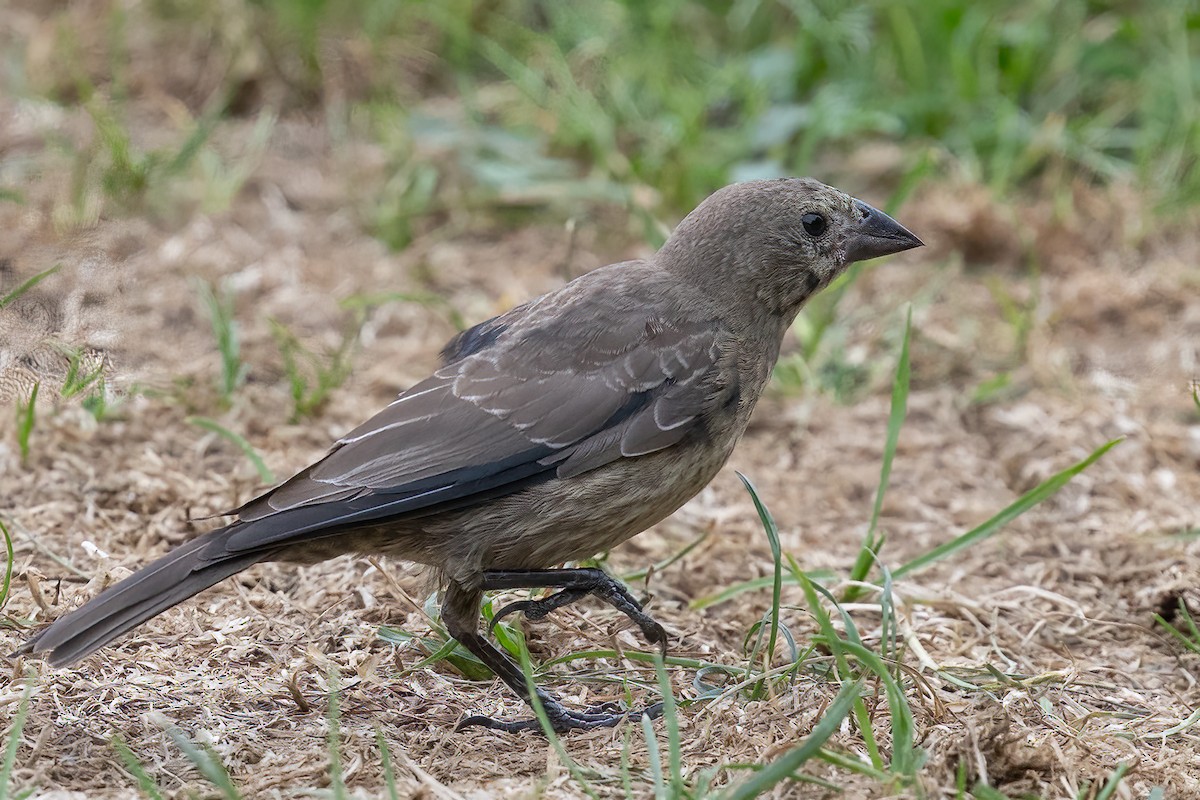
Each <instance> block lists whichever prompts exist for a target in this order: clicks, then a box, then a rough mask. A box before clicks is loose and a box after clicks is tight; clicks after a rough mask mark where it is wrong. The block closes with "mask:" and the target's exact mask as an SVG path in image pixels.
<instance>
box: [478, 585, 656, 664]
mask: <svg viewBox="0 0 1200 800" xmlns="http://www.w3.org/2000/svg"><path fill="white" fill-rule="evenodd" d="M547 587H557V588H561V589H562V591H561V592H556V593H555V594H552V595H550V596H549V597H546V598H543V599H541V600H519V601H517V602H515V603H509V604H508V605H506V606H504V608H502V609H500V610H499V611H497V612H496V614H495V616H493V617H492V624H491V627H490V628H489V629H488V630H489V631H490V630H491V628H494V627H495V626H496V623H497V622H499V621H500V619H501V618H502V617H505V616H507V615H509V614H512V613H513V612H516V611H523V612H525V616H526V617H528V618H529V619H541V618H542V617H544V616H546V615H547V614H549V613H550V612H551V611H554V610H555V609H558V608H562V607H563V606H565V605H568V604H570V603H574V602H575V601H576V600H579V599H582V598H584V597H587V596H588V595H589V594H590V595H595V596H596V597H598V598H600V599H601V600H603V601H604V602H606V603H608V604H609V605H610V606H612V607H613V608H615V609H617V610H618V611H620V612H621V613H623V614H624V615H625V616H627V617H629V618H630V619H631V620H633V622H634V624H636V625H637V626H638V627H639V628H641V630H642V634H643V635H644V636H645V637H646V639H647V640H648V641H649V642H650V643H651V644H657V645H658V646H659V647H661V648H662V649H663V651H664V652H665V651H666V649H667V632H666V631H665V630H663V626H662V625H659V624H658V623H657V622H655V621H654V618H653V617H651V616H650V615H649V614H647V613H646V612H645V611H643V610H642V605H641V603H639V602H638V601H637V600H634V599H633V595H631V594H630V593H629V590H628V589H626V588H625V585H624V584H623V583H621V582H620V581H618V580H617V579H616V578H614V577H612V576H611V575H609V574H608V573H607V572H605V571H604V570H602V569H520V570H498V569H489V570H486V571H485V572H484V573H483V583H482V584H481V588H483V589H532V588H538V589H541V588H547Z"/></svg>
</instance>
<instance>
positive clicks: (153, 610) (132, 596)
mask: <svg viewBox="0 0 1200 800" xmlns="http://www.w3.org/2000/svg"><path fill="white" fill-rule="evenodd" d="M231 527H236V525H235V526H231ZM229 533H230V528H221V529H219V530H215V531H212V532H211V533H207V534H205V535H204V536H200V537H199V538H197V539H193V540H192V541H190V542H187V543H185V544H182V545H180V546H179V547H177V548H175V549H174V550H172V551H171V552H169V553H167V554H166V555H165V556H163V557H162V558H160V559H159V560H158V561H155V562H154V563H152V564H150V565H148V566H146V567H144V568H142V569H140V570H138V571H137V572H135V573H134V574H132V575H130V576H129V577H128V578H126V579H125V580H123V581H121V582H120V583H117V584H115V585H113V586H110V587H109V588H107V589H105V590H104V591H103V592H101V593H100V594H98V595H97V596H96V597H94V598H92V599H91V600H89V601H88V602H87V603H85V604H84V605H82V606H80V607H79V608H77V609H75V610H74V611H71V612H70V613H68V614H65V615H64V616H62V617H59V618H58V619H57V620H55V621H54V622H53V623H51V624H50V625H49V626H48V627H47V628H45V629H44V630H42V631H41V632H39V633H38V634H37V635H36V636H34V637H33V638H32V639H30V640H29V641H27V642H26V643H25V644H23V645H22V646H21V647H20V649H18V650H17V653H16V654H18V655H19V654H23V653H44V654H46V658H47V660H48V661H49V662H50V663H51V664H52V665H54V666H56V667H60V666H64V665H67V664H71V663H73V662H75V661H78V660H79V659H81V658H84V657H85V656H88V655H90V654H92V653H94V652H95V651H96V650H99V649H100V648H101V647H103V646H104V645H106V644H108V643H109V642H111V641H112V640H113V639H115V638H117V637H118V636H120V635H121V634H123V633H125V632H127V631H129V630H131V629H132V628H135V627H137V626H138V625H140V624H141V623H143V622H145V621H146V620H148V619H150V618H151V617H153V616H155V615H157V614H160V613H162V612H163V611H166V610H167V609H168V608H170V607H171V606H174V605H176V604H178V603H181V602H183V601H184V600H187V599H188V598H189V597H191V596H193V595H195V594H198V593H200V592H202V591H204V590H205V589H207V588H208V587H210V586H212V585H213V584H216V583H218V582H219V581H222V580H224V579H225V578H228V577H229V576H231V575H234V574H236V573H238V572H241V571H242V570H244V569H246V568H247V567H249V566H250V565H251V564H255V563H257V562H259V561H263V560H266V559H268V558H270V557H271V555H272V554H273V552H274V551H273V550H255V551H250V552H247V551H242V552H239V553H229V552H228V551H227V550H226V549H225V548H224V546H223V544H224V541H225V539H227V538H228V536H229Z"/></svg>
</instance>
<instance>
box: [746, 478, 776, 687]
mask: <svg viewBox="0 0 1200 800" xmlns="http://www.w3.org/2000/svg"><path fill="white" fill-rule="evenodd" d="M737 476H738V479H739V480H740V481H741V482H742V485H743V486H745V487H746V491H747V492H749V493H750V499H751V500H753V501H754V509H755V510H756V511H757V512H758V518H759V520H760V521H761V522H762V526H763V530H764V531H765V532H766V534H767V541H768V542H770V545H771V558H772V560H773V561H774V564H775V566H774V571H773V572H772V573H771V626H770V628H769V630H768V632H767V651H766V657H765V658H764V659H763V661H764V669H770V668H771V660H772V659H774V658H775V644H776V642H777V641H778V640H779V596H780V593H781V591H782V588H783V555H782V549H781V548H780V546H779V527H778V526H777V525H776V524H775V518H774V517H773V516H771V512H770V510H769V509H768V508H767V507H766V506H765V505H763V502H762V500H761V499H759V497H758V491H757V490H755V488H754V484H753V483H751V482H750V479H749V478H747V477H746V476H745V475H743V474H742V473H740V472H738V473H737ZM755 652H756V653H757V648H755ZM752 666H753V664H751V665H749V666H748V667H747V669H749V668H750V667H752ZM765 690H766V684H765V683H763V682H760V683H759V684H757V685H756V686H755V687H754V690H753V691H752V692H751V694H750V699H752V700H758V699H760V698H761V697H762V696H763V693H764V692H765Z"/></svg>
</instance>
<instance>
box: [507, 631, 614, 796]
mask: <svg viewBox="0 0 1200 800" xmlns="http://www.w3.org/2000/svg"><path fill="white" fill-rule="evenodd" d="M517 640H518V642H519V644H520V657H521V671H522V672H523V673H525V686H526V688H527V689H528V690H529V704H530V705H531V706H533V713H534V714H535V715H536V716H537V720H538V724H539V725H541V726H542V733H544V734H545V735H546V739H547V740H549V742H550V746H551V747H552V748H554V752H555V754H556V755H557V756H558V761H559V763H560V764H562V765H563V766H565V767H566V768H567V771H568V772H569V773H571V777H572V778H574V779H575V782H576V783H578V784H579V788H581V789H582V790H583V792H584V794H586V795H587V796H588V797H591V798H592V800H600V795H598V794H597V793H596V790H595V789H594V788H592V785H591V784H590V783H588V780H587V778H586V777H585V776H584V774H583V770H582V769H581V768H580V766H579V764H577V763H576V762H575V759H573V758H571V756H570V754H569V753H567V749H566V748H565V747H563V743H562V741H561V740H560V739H559V738H558V734H557V733H555V732H554V726H552V725H551V724H550V718H549V717H547V716H546V707H545V706H543V705H542V699H541V698H540V697H539V696H538V688H537V684H536V683H535V682H534V680H533V662H532V660H530V657H529V648H528V647H527V646H526V645H525V637H523V636H520V635H519V634H518V635H517Z"/></svg>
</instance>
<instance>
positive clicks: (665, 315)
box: [14, 178, 922, 733]
mask: <svg viewBox="0 0 1200 800" xmlns="http://www.w3.org/2000/svg"><path fill="white" fill-rule="evenodd" d="M921 245H922V242H921V240H920V239H918V238H917V237H916V236H915V235H914V234H912V233H911V232H909V231H908V230H907V229H905V228H904V227H903V226H901V225H900V223H898V222H896V221H895V220H894V219H892V218H891V217H890V216H888V215H887V214H885V213H883V212H882V211H879V210H877V209H875V208H873V207H871V206H870V205H868V204H867V203H864V202H862V201H861V200H857V199H855V198H853V197H851V196H850V195H848V194H846V193H844V192H842V191H840V190H838V189H835V188H832V187H830V186H826V185H825V184H822V183H820V182H819V181H817V180H815V179H812V178H779V179H772V180H757V181H748V182H743V183H735V184H732V185H729V186H726V187H724V188H722V189H719V190H717V191H716V192H714V193H713V194H712V195H710V196H709V197H708V198H707V199H705V200H704V201H703V202H701V203H700V204H699V205H698V206H697V207H696V208H695V209H694V210H693V211H692V212H691V213H690V214H688V215H687V216H686V217H685V218H684V219H683V220H682V221H681V222H680V223H679V224H678V225H677V227H676V228H675V230H674V231H673V232H672V233H671V235H670V236H669V237H668V239H667V240H666V242H665V243H664V244H663V245H662V247H661V248H660V249H659V250H658V251H657V252H655V253H654V254H653V255H650V256H649V257H647V258H644V259H639V260H632V261H624V262H621V263H616V264H611V265H608V266H604V267H600V268H598V269H594V270H592V271H590V272H587V273H585V274H583V275H581V276H579V277H577V278H575V279H574V280H572V281H570V282H569V283H566V284H565V285H564V286H562V287H561V288H559V289H556V290H554V291H551V292H549V293H547V294H544V295H542V296H540V297H537V298H535V299H533V300H530V301H528V302H526V303H524V304H522V305H519V306H516V307H515V308H512V309H511V310H509V311H507V312H505V313H502V314H500V315H498V316H496V317H493V318H492V319H488V320H486V321H484V322H481V323H479V324H477V325H475V326H474V327H472V328H469V329H467V330H465V331H463V332H461V333H459V334H457V335H456V336H454V337H453V338H452V339H451V340H450V341H449V343H448V344H447V345H446V346H445V348H444V349H443V350H442V352H441V365H440V366H439V367H438V368H437V369H436V370H435V371H434V372H433V374H432V375H430V376H429V377H427V378H425V379H424V380H421V381H419V382H418V383H416V384H415V385H413V386H412V387H411V388H409V389H408V390H406V391H404V392H401V393H400V394H399V396H398V397H397V398H396V399H395V400H394V401H393V402H392V403H391V404H389V405H388V406H386V407H385V408H384V409H383V410H382V411H380V412H379V413H377V414H375V415H374V416H373V417H371V418H370V419H368V420H367V421H366V422H364V423H362V424H361V425H359V426H358V427H356V428H354V429H353V430H351V431H350V432H349V433H347V434H346V435H345V436H343V437H342V438H340V439H339V440H337V441H336V442H335V443H334V444H333V446H332V448H331V449H330V450H329V452H328V453H327V454H326V455H325V456H324V457H323V458H321V459H320V460H318V461H316V462H315V463H313V464H312V465H310V466H308V467H306V468H305V469H303V470H301V471H300V472H298V473H297V474H296V475H294V476H293V477H292V478H290V479H288V480H287V481H285V482H284V483H282V484H280V485H279V486H277V487H275V488H273V489H271V490H269V491H267V492H266V493H265V494H262V495H261V496H259V497H256V498H255V499H253V500H250V501H249V502H247V503H245V504H244V505H242V506H241V507H239V508H237V509H234V510H232V511H230V512H227V516H232V517H233V520H232V521H231V522H229V523H228V524H227V525H225V526H223V527H220V528H217V529H215V530H212V531H210V532H208V533H204V534H202V535H199V536H198V537H196V538H193V539H191V540H189V541H187V542H185V543H183V544H181V545H179V546H177V547H176V548H175V549H173V550H171V551H170V552H168V553H167V554H166V555H164V556H162V557H161V558H159V559H158V560H157V561H154V562H153V563H151V564H149V565H147V566H145V567H143V568H141V569H140V570H138V571H137V572H135V573H133V574H132V575H130V576H129V577H127V578H125V579H124V580H122V581H120V582H119V583H116V584H115V585H113V586H111V587H109V588H107V589H105V590H104V591H102V592H101V593H100V594H99V595H97V596H96V597H95V598H93V599H92V600H90V601H88V602H87V603H85V604H84V605H82V606H80V607H78V608H76V609H74V610H72V611H70V612H68V613H66V614H64V615H63V616H61V617H60V618H58V619H57V620H55V621H54V622H52V623H51V624H50V625H49V626H47V627H45V628H43V629H42V630H41V631H40V632H38V633H36V635H34V636H32V637H31V638H30V639H29V640H28V641H26V642H25V643H24V644H23V645H22V646H21V647H20V648H19V650H18V651H17V653H15V654H14V655H19V654H37V655H41V656H43V657H44V658H46V659H47V660H48V661H49V663H50V664H51V665H52V666H65V665H69V664H73V663H75V662H78V661H79V660H81V659H83V658H84V657H86V656H88V655H90V654H91V653H93V652H95V651H96V650H98V649H99V648H101V647H103V646H104V645H106V644H108V643H109V642H111V641H112V640H113V639H116V638H117V637H119V636H121V635H122V634H124V633H126V632H128V631H130V630H131V629H133V628H135V627H137V626H138V625H140V624H141V623H143V622H145V621H146V620H148V619H150V618H151V617H154V616H156V615H158V614H160V613H162V612H163V611H165V610H166V609H168V608H171V607H172V606H175V605H176V604H178V603H180V602H182V601H184V600H186V599H188V598H190V597H192V596H193V595H195V594H197V593H199V592H201V591H203V590H205V589H207V588H209V587H211V586H213V585H214V584H216V583H218V582H219V581H221V580H224V579H225V578H228V577H230V576H232V575H234V574H236V573H239V572H241V571H242V570H244V569H246V568H247V567H250V566H251V565H253V564H257V563H259V562H264V561H287V562H298V563H314V562H318V561H321V560H324V559H327V558H332V557H334V556H337V555H341V554H344V553H358V554H378V555H383V556H388V557H394V558H398V559H400V560H405V561H408V562H414V563H416V564H421V565H426V566H427V567H430V568H432V570H433V571H434V574H435V576H436V580H437V583H438V586H439V593H440V594H439V602H440V613H441V619H442V621H443V624H444V625H445V627H446V630H447V632H448V633H449V634H450V635H451V636H452V637H453V638H454V639H456V640H457V641H458V642H459V643H460V644H461V645H463V646H464V647H465V648H466V649H467V650H468V651H470V652H471V653H473V654H474V655H475V656H476V657H477V658H478V659H479V660H480V661H482V662H483V663H484V664H486V665H487V666H488V667H489V668H490V669H491V670H492V671H493V672H494V673H495V674H496V675H497V677H499V678H500V680H502V681H503V682H504V683H505V684H507V686H508V687H509V689H511V690H512V692H513V693H514V694H516V695H517V696H518V697H519V698H521V699H522V700H524V701H525V702H526V703H527V704H530V705H533V701H532V699H531V696H532V695H531V693H535V694H536V696H537V700H538V701H540V705H541V706H542V708H543V710H544V714H545V718H546V720H547V721H548V723H549V724H550V726H551V727H552V728H553V729H554V730H555V731H556V732H559V733H563V732H567V731H571V730H579V729H582V730H590V729H595V728H601V727H613V726H616V725H618V724H620V723H621V721H622V720H625V719H629V718H631V717H632V716H634V715H641V714H647V715H649V716H650V717H654V716H658V715H659V714H661V703H659V704H654V705H651V706H648V707H646V708H644V709H641V710H637V709H634V710H621V709H619V708H613V707H612V705H611V704H606V705H604V706H600V707H596V708H591V709H582V710H581V709H574V708H569V707H567V706H566V705H564V704H563V703H562V702H561V701H560V700H558V699H557V698H556V697H554V696H553V695H552V694H550V693H549V692H547V691H544V690H543V689H541V688H538V687H535V686H533V685H532V683H529V682H527V681H526V677H525V674H524V673H523V671H522V670H521V669H520V668H519V667H518V666H517V665H516V664H515V663H514V662H513V661H512V660H511V659H509V658H508V656H506V655H505V654H504V653H503V652H501V651H500V650H499V649H497V648H496V647H495V646H494V645H492V644H491V642H490V641H489V640H488V636H487V634H488V633H490V632H491V630H490V629H488V630H487V631H486V632H484V631H481V630H480V625H479V623H480V612H481V602H482V598H483V593H484V592H486V591H493V590H508V589H517V588H540V589H556V590H557V592H556V593H553V594H549V595H546V596H544V597H542V598H541V599H538V600H525V601H517V602H514V603H512V604H510V605H508V606H506V607H504V608H502V609H501V610H500V611H499V612H497V614H496V615H495V617H494V620H493V624H494V622H495V620H498V619H500V618H502V617H504V616H506V615H508V614H511V613H515V612H523V613H524V614H525V615H526V617H527V618H535V619H536V618H540V617H544V616H546V615H547V614H549V613H550V612H552V611H554V610H555V609H557V608H561V607H562V606H565V605H567V604H569V603H573V602H575V601H577V600H580V599H582V598H585V597H587V596H589V595H590V596H593V597H595V598H596V599H599V600H601V601H603V602H607V603H608V604H610V605H612V606H613V607H614V608H616V609H617V610H619V611H621V612H622V613H624V614H625V615H626V616H628V617H629V618H630V619H631V620H632V622H633V623H634V624H636V626H637V627H638V628H639V629H640V630H641V632H642V634H643V635H644V636H645V638H646V639H647V640H648V641H649V642H651V643H653V644H657V645H659V646H661V647H662V648H664V650H665V648H666V646H667V640H668V637H667V633H666V631H665V629H664V628H663V627H662V626H661V625H660V624H659V623H658V622H657V621H655V620H654V619H653V618H652V617H651V616H650V615H649V614H647V613H646V612H645V611H644V610H643V608H642V605H641V604H640V603H639V602H638V601H637V599H636V598H634V597H633V595H632V594H631V593H630V591H629V590H628V589H627V588H626V587H625V586H624V585H623V584H622V583H621V582H620V581H618V580H616V579H615V578H613V577H611V576H609V575H608V574H607V573H606V572H604V571H603V570H600V569H597V568H565V567H562V565H563V564H566V563H569V562H575V561H578V560H580V559H586V558H589V557H591V556H594V555H595V554H597V553H600V552H603V551H606V550H608V549H610V548H612V547H614V546H616V545H617V544H619V543H621V542H623V541H625V540H626V539H629V538H630V537H632V536H634V535H636V534H638V533H640V532H642V531H644V530H646V529H647V528H649V527H650V526H652V525H654V524H655V523H657V522H659V521H660V520H662V519H664V518H666V517H667V516H668V515H670V514H671V513H672V512H674V511H675V510H676V509H677V508H679V507H680V506H682V505H683V504H684V503H685V502H687V501H688V500H689V499H690V498H692V497H693V496H694V495H696V494H697V493H698V492H699V491H700V490H701V489H703V488H704V487H705V486H706V485H707V484H708V483H709V482H710V481H711V480H712V479H713V477H714V476H715V475H716V474H717V472H718V471H719V470H720V469H721V467H722V466H723V465H724V464H725V462H726V460H727V459H728V458H729V456H730V454H731V453H732V451H733V449H734V445H735V444H736V443H737V441H738V440H739V439H740V438H741V436H742V434H743V432H744V431H745V430H746V426H747V423H748V422H749V420H750V415H751V412H752V411H753V409H754V406H755V404H756V402H757V401H758V399H759V397H760V396H761V395H762V393H763V390H764V387H765V386H766V385H767V383H768V381H769V379H770V376H771V372H772V369H773V367H774V364H775V362H776V360H777V358H778V356H779V352H780V348H781V346H782V341H783V338H784V335H785V333H786V331H787V330H788V328H789V326H790V325H791V324H792V322H793V321H794V319H795V317H796V315H797V313H798V312H799V310H800V308H801V307H802V306H803V305H804V303H805V301H807V300H808V299H809V298H810V297H812V296H813V295H814V294H816V293H817V292H819V291H820V290H821V289H823V288H824V287H826V286H828V285H829V284H830V282H832V281H833V280H834V279H835V278H837V277H838V275H840V274H841V273H842V272H843V271H844V270H845V269H846V268H847V267H848V266H849V265H850V264H852V263H854V262H857V261H863V260H866V259H871V258H876V257H879V256H885V255H890V254H894V253H899V252H902V251H905V250H908V249H911V248H914V247H919V246H921ZM473 726H481V727H485V728H491V729H495V730H501V731H508V732H519V731H526V730H534V731H537V730H541V727H540V726H541V724H540V723H539V721H538V720H537V719H523V720H500V719H493V718H490V717H486V716H482V715H473V716H468V717H465V718H463V719H462V720H461V721H460V722H459V723H458V728H460V729H461V728H466V727H473Z"/></svg>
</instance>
